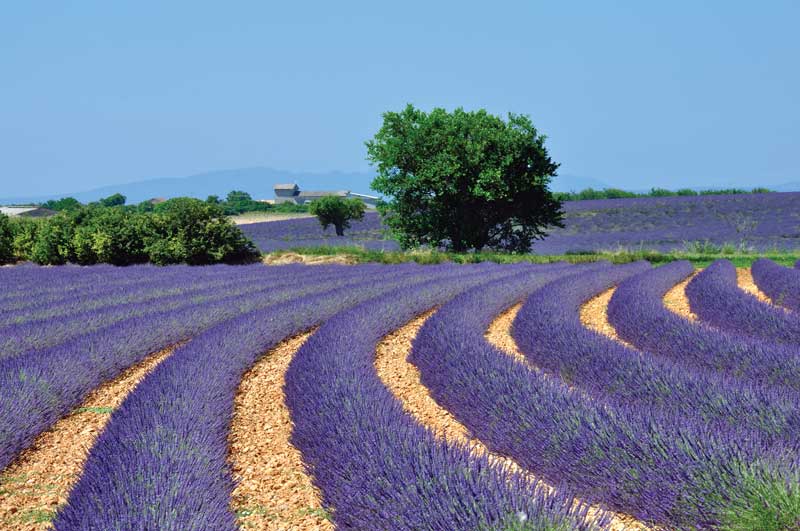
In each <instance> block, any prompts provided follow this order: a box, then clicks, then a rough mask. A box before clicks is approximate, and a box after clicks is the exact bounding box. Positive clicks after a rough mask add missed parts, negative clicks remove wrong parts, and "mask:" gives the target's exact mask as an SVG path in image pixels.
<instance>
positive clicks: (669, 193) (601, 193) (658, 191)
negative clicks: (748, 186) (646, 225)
mask: <svg viewBox="0 0 800 531" xmlns="http://www.w3.org/2000/svg"><path fill="white" fill-rule="evenodd" d="M771 191H772V190H769V189H767V188H753V189H752V190H745V189H742V188H724V189H721V190H699V191H698V190H692V189H691V188H681V189H679V190H667V189H666V188H651V189H650V191H649V192H641V193H640V192H628V191H627V190H621V189H619V188H604V189H602V190H595V189H594V188H586V189H584V190H581V191H580V192H554V193H553V195H554V196H555V197H556V199H558V200H559V201H582V200H586V199H624V198H630V197H677V196H694V195H735V194H766V193H769V192H771Z"/></svg>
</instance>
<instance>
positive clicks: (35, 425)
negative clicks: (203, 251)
mask: <svg viewBox="0 0 800 531" xmlns="http://www.w3.org/2000/svg"><path fill="white" fill-rule="evenodd" d="M686 281H688V283H687V282H686ZM0 285H2V286H3V290H2V292H0V345H2V347H1V348H2V353H1V354H0V390H1V391H0V393H1V394H2V395H1V396H2V400H0V529H15V530H16V529H47V528H51V527H54V528H55V529H59V530H85V529H164V530H201V529H202V530H207V529H212V530H217V529H218V530H235V529H239V528H256V529H271V530H279V529H386V530H392V531H394V530H398V531H400V530H408V531H411V530H421V529H422V530H451V529H478V530H499V531H500V530H520V531H522V530H539V529H546V530H567V529H578V530H587V531H588V530H621V529H640V530H641V529H652V530H655V529H687V530H688V529H770V530H787V531H788V530H793V529H796V528H797V522H798V521H800V479H798V478H800V461H798V448H800V394H798V393H800V385H798V383H797V382H798V381H800V317H798V315H797V314H796V312H797V299H798V297H797V295H798V294H799V293H800V269H792V268H787V267H782V266H778V265H776V264H775V263H773V262H770V261H768V260H760V261H757V262H756V263H755V264H754V265H753V268H752V271H749V270H738V271H737V270H736V268H734V267H733V266H732V265H731V263H730V262H727V261H725V260H720V261H717V262H715V263H713V264H712V265H711V266H709V267H707V268H706V269H704V270H702V271H701V272H699V273H697V272H695V270H694V268H693V267H692V265H691V264H690V263H688V262H673V263H671V264H668V265H666V266H661V267H655V268H654V267H652V266H651V265H650V264H649V263H647V262H643V261H642V262H634V263H629V264H625V265H619V266H614V265H611V264H609V263H604V262H598V263H593V264H583V265H569V264H566V263H554V264H548V265H532V264H514V265H498V264H491V263H485V264H476V265H454V264H445V265H432V266H420V265H417V264H402V265H393V266H389V265H379V264H369V265H360V266H336V265H325V266H301V265H288V266H272V267H267V266H263V265H251V266H208V267H205V268H191V267H185V266H174V267H152V266H132V267H127V268H114V267H106V266H94V267H72V266H65V267H60V268H46V267H38V266H32V265H22V266H18V267H13V268H3V269H0ZM676 286H677V288H675V287H676ZM675 289H678V290H679V291H678V295H679V296H680V297H682V299H681V300H684V301H685V305H686V308H685V309H684V310H676V309H675V308H672V307H670V308H668V307H667V306H665V302H664V299H665V297H666V296H668V293H671V292H673V291H675ZM745 290H748V291H745ZM673 296H674V295H673ZM598 301H600V305H599V306H597V304H598ZM509 312H513V313H509ZM587 312H589V314H588V315H590V317H591V319H589V318H587ZM504 319H505V321H504ZM587 319H589V320H587ZM598 319H599V321H597V320H598ZM500 322H507V323H508V324H507V325H503V326H506V328H501V329H500V330H501V335H504V336H503V337H505V339H504V341H505V342H506V346H505V347H501V346H499V345H498V344H497V343H496V342H494V340H490V339H489V336H487V334H488V331H489V330H491V329H494V328H496V327H497V326H499V325H498V323H500ZM598 322H599V323H600V324H597V323H598ZM414 323H416V324H414ZM401 331H404V332H402V333H404V334H408V339H407V340H401V339H399V337H400V336H394V335H393V334H397V333H400V332H401ZM387 338H388V339H387ZM404 341H408V342H407V343H404ZM509 345H510V346H509ZM386 349H389V350H388V351H387V350H386ZM386 352H392V353H393V354H391V356H394V357H393V358H388V362H387V358H386V357H385V356H387V354H386ZM379 359H380V362H379ZM386 363H388V365H386ZM387 367H388V368H387ZM258 371H261V372H258ZM387 371H388V372H387ZM134 374H135V375H137V376H136V377H135V378H134V377H133V376H132V375H134ZM248 393H255V395H252V396H255V397H257V398H256V399H255V400H250V401H248V400H246V399H244V398H243V397H244V396H245V395H247V394H248ZM264 411H268V412H270V413H269V414H268V415H267V416H266V417H265V416H263V414H264ZM443 423H444V424H443ZM443 425H444V426H447V429H450V430H451V431H449V432H447V431H442V430H443V429H445V428H442V426H443ZM453 430H454V431H453ZM459 434H461V435H459ZM254 448H255V449H258V450H257V451H254Z"/></svg>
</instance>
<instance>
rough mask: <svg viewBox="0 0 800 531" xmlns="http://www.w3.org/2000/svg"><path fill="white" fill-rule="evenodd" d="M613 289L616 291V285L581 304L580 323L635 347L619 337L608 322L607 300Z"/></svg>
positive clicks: (627, 345)
mask: <svg viewBox="0 0 800 531" xmlns="http://www.w3.org/2000/svg"><path fill="white" fill-rule="evenodd" d="M615 291H617V287H616V286H614V287H612V288H609V289H607V290H605V291H604V292H602V293H601V294H599V295H597V296H595V297H592V298H591V299H589V300H588V301H587V302H586V303H585V304H584V305H583V306H581V309H580V318H581V323H583V326H585V327H586V328H588V329H590V330H594V331H595V332H598V333H600V334H603V335H604V336H606V337H608V338H610V339H613V340H614V341H617V342H618V343H622V344H623V345H625V346H626V347H630V348H632V349H635V347H634V346H633V345H631V344H630V343H628V342H627V341H625V340H624V339H622V338H621V337H619V336H618V335H617V331H616V330H615V329H614V326H613V325H612V324H611V323H609V322H608V301H610V300H611V297H612V296H613V295H614V292H615Z"/></svg>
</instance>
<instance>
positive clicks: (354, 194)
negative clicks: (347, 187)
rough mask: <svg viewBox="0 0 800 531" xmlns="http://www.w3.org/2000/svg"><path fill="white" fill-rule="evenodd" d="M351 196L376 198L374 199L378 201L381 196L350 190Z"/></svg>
mask: <svg viewBox="0 0 800 531" xmlns="http://www.w3.org/2000/svg"><path fill="white" fill-rule="evenodd" d="M350 196H352V197H358V198H360V199H374V200H376V201H377V200H378V199H380V197H377V196H374V195H367V194H357V193H356V192H350Z"/></svg>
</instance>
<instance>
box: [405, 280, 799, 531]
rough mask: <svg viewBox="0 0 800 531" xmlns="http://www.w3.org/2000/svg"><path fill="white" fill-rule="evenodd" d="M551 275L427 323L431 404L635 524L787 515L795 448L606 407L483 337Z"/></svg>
mask: <svg viewBox="0 0 800 531" xmlns="http://www.w3.org/2000/svg"><path fill="white" fill-rule="evenodd" d="M615 269H616V268H615ZM635 269H636V267H635V266H626V267H625V269H624V270H627V272H629V273H630V272H632V271H633V270H635ZM603 272H604V271H602V270H601V271H600V273H603ZM597 273H598V272H597V271H594V272H586V273H584V274H585V275H587V276H591V275H594V274H597ZM551 280H553V279H552V278H551V277H549V276H548V275H536V274H534V275H528V276H526V275H521V276H520V277H518V278H517V279H515V280H511V279H509V280H507V281H505V282H502V283H500V282H498V283H495V284H494V285H493V286H491V289H485V288H479V289H473V290H470V291H467V292H465V293H464V294H462V295H460V296H458V297H456V298H454V299H453V300H452V301H450V302H449V303H447V304H445V305H443V306H442V307H441V308H440V309H439V310H438V311H437V312H436V314H434V315H433V316H432V317H431V318H430V319H428V321H427V322H426V323H425V325H424V326H423V327H422V329H421V330H420V332H419V334H418V336H417V339H416V341H415V343H414V348H413V353H412V356H411V358H410V359H411V361H412V362H413V363H414V364H415V365H416V366H417V367H418V368H419V369H420V371H421V376H422V381H423V383H424V384H425V385H426V387H427V388H428V389H429V391H430V392H431V394H432V396H433V397H434V398H435V399H436V401H437V402H438V403H439V404H441V405H442V406H443V407H445V408H446V409H447V410H448V411H450V412H451V413H453V414H454V415H455V416H456V418H458V420H459V421H461V422H462V423H464V424H465V425H466V426H467V428H468V429H469V430H470V431H471V433H472V434H473V435H474V436H476V437H477V438H478V439H480V440H481V441H482V442H483V443H484V444H486V445H487V446H488V447H489V448H490V449H492V450H493V451H495V452H497V453H500V454H503V455H507V456H510V457H512V458H513V459H514V460H516V461H517V462H518V463H519V464H520V465H521V466H523V467H524V468H526V469H528V470H531V471H533V472H534V473H536V474H537V475H539V476H540V477H543V478H545V479H547V480H548V481H550V482H553V483H555V484H557V485H566V486H567V487H568V488H569V489H570V490H571V491H573V492H575V493H576V494H577V495H578V496H579V497H580V498H581V499H582V500H586V501H593V502H599V503H602V504H604V505H605V506H607V507H609V508H610V509H613V510H615V511H621V512H625V513H628V514H631V515H634V516H636V517H637V518H639V519H640V520H642V521H645V522H648V523H653V524H659V525H663V526H666V527H667V528H669V529H700V528H702V529H720V528H731V529H733V528H736V529H745V528H747V529H756V528H758V529H788V528H789V527H788V526H790V525H792V524H793V523H796V521H797V518H799V517H800V512H799V509H798V504H797V491H796V487H795V486H796V484H797V478H798V466H797V462H796V461H797V456H796V453H795V452H793V451H788V450H786V449H783V448H780V447H765V446H763V445H760V444H758V443H757V442H754V441H752V440H750V439H748V438H747V437H740V438H739V437H736V436H735V433H733V432H731V431H721V430H718V429H715V428H713V427H710V426H707V425H706V424H705V423H703V422H700V421H697V420H692V419H685V418H683V417H679V418H676V417H674V416H662V415H656V414H651V413H650V412H647V411H640V410H637V409H635V408H622V407H609V406H608V405H604V404H603V403H602V402H599V401H597V400H596V399H594V398H592V397H590V396H588V395H586V394H585V393H583V392H582V391H579V390H577V389H572V388H570V387H568V386H567V385H566V383H565V382H564V381H563V380H561V379H560V378H558V377H552V376H548V375H546V374H544V373H543V372H542V371H538V370H535V369H532V368H530V367H529V366H527V365H525V364H522V363H520V362H518V361H517V360H515V359H514V358H512V357H511V356H508V355H506V354H504V353H503V352H501V351H500V350H499V349H497V348H496V347H494V346H493V345H491V344H489V343H488V341H487V340H486V339H485V337H484V336H483V331H484V330H485V329H486V327H487V326H488V323H489V322H490V321H491V320H492V317H493V315H494V313H495V312H496V311H497V309H498V308H502V307H506V306H509V305H511V304H513V303H514V302H515V301H517V300H518V299H519V298H520V297H521V296H524V294H526V293H529V292H531V291H533V290H535V289H537V288H539V287H541V286H542V285H543V284H544V283H546V282H547V281H551ZM572 280H574V278H573V279H572ZM454 329H458V330H459V331H461V332H460V333H459V334H453V330H454ZM548 333H549V331H548V330H547V329H539V330H537V331H536V334H537V337H539V338H545V337H546V336H547V334H548ZM565 348H569V345H565ZM625 384H626V385H635V382H633V381H628V382H625ZM773 524H776V525H775V526H773ZM737 526H738V527H737ZM771 526H773V527H771ZM784 526H785V527H784Z"/></svg>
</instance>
